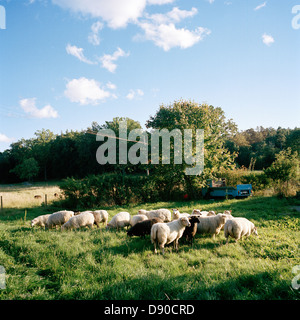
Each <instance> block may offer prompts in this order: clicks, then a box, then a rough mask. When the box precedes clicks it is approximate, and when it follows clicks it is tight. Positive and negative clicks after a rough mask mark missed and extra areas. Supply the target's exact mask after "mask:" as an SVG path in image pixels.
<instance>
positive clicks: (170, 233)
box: [151, 217, 191, 255]
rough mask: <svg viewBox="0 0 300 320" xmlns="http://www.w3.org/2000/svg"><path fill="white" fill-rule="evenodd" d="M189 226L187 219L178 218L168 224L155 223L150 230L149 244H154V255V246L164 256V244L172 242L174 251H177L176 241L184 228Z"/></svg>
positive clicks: (155, 251)
mask: <svg viewBox="0 0 300 320" xmlns="http://www.w3.org/2000/svg"><path fill="white" fill-rule="evenodd" d="M190 226H191V224H190V222H189V219H188V218H187V217H182V218H179V219H178V220H173V221H172V222H168V223H156V224H154V225H153V226H152V228H151V242H152V243H153V244H154V253H157V250H156V245H157V244H158V245H159V247H160V248H161V250H162V254H163V255H164V253H165V249H164V246H165V244H169V243H171V242H173V241H174V245H175V248H176V251H178V240H179V239H180V238H181V237H182V234H183V232H184V229H185V227H190Z"/></svg>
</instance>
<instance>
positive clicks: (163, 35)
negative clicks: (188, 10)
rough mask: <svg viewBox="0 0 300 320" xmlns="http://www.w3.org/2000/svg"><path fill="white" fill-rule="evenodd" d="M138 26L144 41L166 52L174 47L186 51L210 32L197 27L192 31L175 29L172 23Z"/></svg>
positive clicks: (146, 23)
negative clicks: (143, 34)
mask: <svg viewBox="0 0 300 320" xmlns="http://www.w3.org/2000/svg"><path fill="white" fill-rule="evenodd" d="M139 26H140V27H141V28H142V29H143V30H144V32H145V36H144V37H145V39H146V40H151V41H153V42H154V43H155V45H157V46H158V47H161V48H163V50H165V51H168V50H170V49H171V48H174V47H180V48H182V49H186V48H189V47H192V46H193V45H194V44H196V43H197V42H199V41H200V40H202V39H203V38H204V37H205V36H206V35H209V34H210V30H208V29H206V28H202V27H198V28H196V29H195V30H193V31H190V30H188V29H185V28H181V29H177V28H176V27H175V25H174V24H173V23H169V24H159V25H156V24H153V23H148V22H144V23H140V24H139Z"/></svg>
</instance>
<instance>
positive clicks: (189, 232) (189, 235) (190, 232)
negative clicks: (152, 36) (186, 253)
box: [182, 215, 200, 246]
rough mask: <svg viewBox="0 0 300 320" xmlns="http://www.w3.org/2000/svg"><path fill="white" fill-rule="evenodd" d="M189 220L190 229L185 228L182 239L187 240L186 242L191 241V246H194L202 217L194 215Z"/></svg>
mask: <svg viewBox="0 0 300 320" xmlns="http://www.w3.org/2000/svg"><path fill="white" fill-rule="evenodd" d="M188 219H189V221H190V224H191V225H190V227H186V228H185V230H184V232H183V235H182V238H185V239H186V241H190V245H191V246H192V245H193V240H194V237H195V234H196V233H197V225H198V223H199V222H200V216H196V215H193V216H190V217H189V218H188Z"/></svg>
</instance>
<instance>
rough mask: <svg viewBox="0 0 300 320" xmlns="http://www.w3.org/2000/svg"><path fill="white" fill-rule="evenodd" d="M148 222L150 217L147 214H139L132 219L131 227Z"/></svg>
mask: <svg viewBox="0 0 300 320" xmlns="http://www.w3.org/2000/svg"><path fill="white" fill-rule="evenodd" d="M145 220H148V217H147V216H146V215H145V214H137V215H135V216H132V217H131V219H130V225H131V226H132V227H133V226H134V225H136V224H137V223H138V222H141V221H145Z"/></svg>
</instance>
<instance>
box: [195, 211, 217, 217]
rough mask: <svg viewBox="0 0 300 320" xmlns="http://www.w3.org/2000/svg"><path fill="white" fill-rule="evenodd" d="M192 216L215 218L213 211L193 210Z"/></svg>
mask: <svg viewBox="0 0 300 320" xmlns="http://www.w3.org/2000/svg"><path fill="white" fill-rule="evenodd" d="M192 215H200V216H202V217H210V216H215V215H216V213H215V211H201V210H200V209H194V210H193V212H192Z"/></svg>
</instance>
